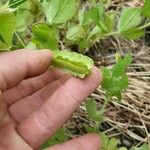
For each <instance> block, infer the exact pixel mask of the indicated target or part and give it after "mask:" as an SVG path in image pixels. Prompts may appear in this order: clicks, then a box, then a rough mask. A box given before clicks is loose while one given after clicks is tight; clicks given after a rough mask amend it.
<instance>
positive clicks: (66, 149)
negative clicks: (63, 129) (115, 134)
mask: <svg viewBox="0 0 150 150" xmlns="http://www.w3.org/2000/svg"><path fill="white" fill-rule="evenodd" d="M100 147H101V140H100V137H99V136H98V135H96V134H87V135H84V136H82V137H79V138H76V139H73V140H70V141H67V142H65V143H63V144H58V145H55V146H53V147H51V148H47V149H45V150H99V149H100Z"/></svg>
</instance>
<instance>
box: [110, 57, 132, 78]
mask: <svg viewBox="0 0 150 150" xmlns="http://www.w3.org/2000/svg"><path fill="white" fill-rule="evenodd" d="M131 62H132V56H131V54H128V55H126V56H125V57H124V58H123V59H122V60H119V61H118V62H117V64H116V65H114V67H113V68H112V76H115V77H118V76H120V75H122V74H123V73H124V71H125V69H126V68H127V67H128V66H129V65H130V64H131Z"/></svg>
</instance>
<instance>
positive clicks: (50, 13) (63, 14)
mask: <svg viewBox="0 0 150 150" xmlns="http://www.w3.org/2000/svg"><path fill="white" fill-rule="evenodd" d="M42 6H43V10H44V12H45V15H46V18H47V21H48V22H49V23H50V24H60V23H64V22H66V21H68V20H70V19H71V18H72V17H73V16H74V15H75V12H76V0H51V1H47V0H44V2H43V3H42Z"/></svg>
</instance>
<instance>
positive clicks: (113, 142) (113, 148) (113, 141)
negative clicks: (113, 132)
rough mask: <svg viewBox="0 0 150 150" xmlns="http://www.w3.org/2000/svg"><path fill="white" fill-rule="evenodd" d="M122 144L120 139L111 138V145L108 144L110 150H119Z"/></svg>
mask: <svg viewBox="0 0 150 150" xmlns="http://www.w3.org/2000/svg"><path fill="white" fill-rule="evenodd" d="M119 143H120V141H119V140H118V139H115V138H111V139H110V140H109V144H108V148H107V149H108V150H110V149H111V150H118V148H117V145H118V144H119Z"/></svg>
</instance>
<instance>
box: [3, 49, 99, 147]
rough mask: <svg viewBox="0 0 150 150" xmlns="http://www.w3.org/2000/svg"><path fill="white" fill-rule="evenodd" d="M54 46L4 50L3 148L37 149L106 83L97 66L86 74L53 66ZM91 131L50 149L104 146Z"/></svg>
mask: <svg viewBox="0 0 150 150" xmlns="http://www.w3.org/2000/svg"><path fill="white" fill-rule="evenodd" d="M51 59H52V54H51V52H50V51H47V50H46V51H27V50H18V51H14V52H6V53H1V54H0V90H1V92H0V150H33V149H38V148H39V146H40V145H41V144H42V143H43V142H45V141H46V140H47V139H48V138H50V137H51V136H52V135H53V134H54V132H55V131H56V130H58V129H59V128H60V127H61V126H62V125H63V124H64V123H65V121H66V120H67V119H68V118H69V117H70V115H71V114H72V113H73V112H74V111H75V109H76V108H77V107H78V106H79V105H80V103H81V102H82V101H83V100H84V99H85V98H86V97H87V96H88V95H90V94H91V93H92V92H93V91H94V90H95V89H96V88H97V87H98V86H99V84H100V82H101V80H102V75H101V74H100V72H99V70H98V69H97V68H94V69H93V73H92V75H91V76H90V77H87V78H86V79H84V80H81V79H78V78H75V77H70V76H68V75H65V74H64V73H63V72H61V71H59V70H57V69H54V68H52V69H50V70H48V67H49V65H50V60H51ZM99 148H100V139H99V136H98V135H95V134H88V135H85V136H82V137H79V138H76V139H73V140H70V141H68V142H65V143H63V144H59V145H55V146H53V147H50V148H47V150H79V149H80V150H98V149H99Z"/></svg>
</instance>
